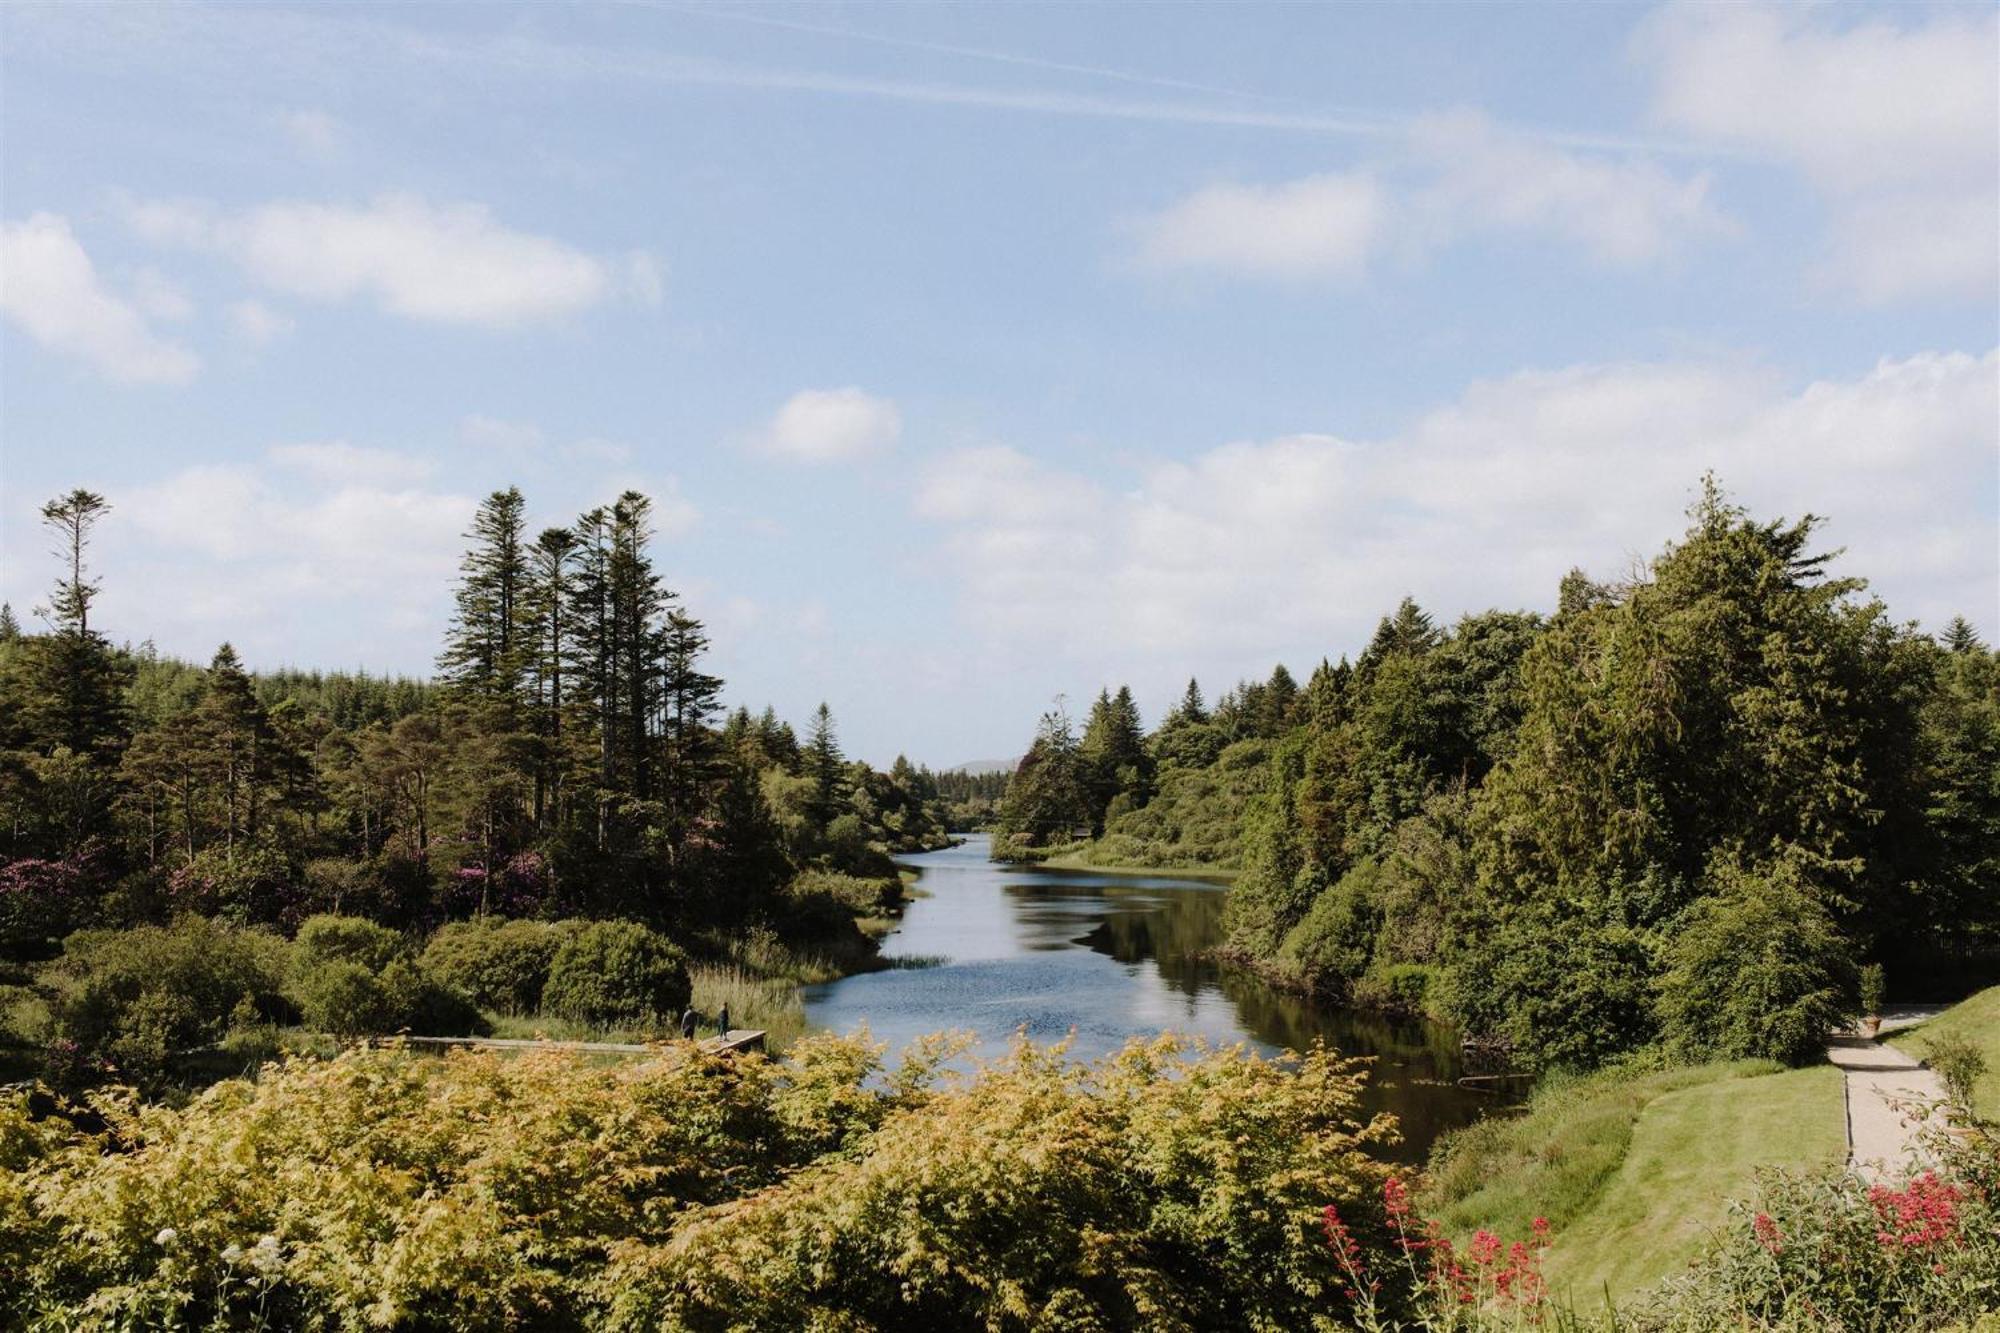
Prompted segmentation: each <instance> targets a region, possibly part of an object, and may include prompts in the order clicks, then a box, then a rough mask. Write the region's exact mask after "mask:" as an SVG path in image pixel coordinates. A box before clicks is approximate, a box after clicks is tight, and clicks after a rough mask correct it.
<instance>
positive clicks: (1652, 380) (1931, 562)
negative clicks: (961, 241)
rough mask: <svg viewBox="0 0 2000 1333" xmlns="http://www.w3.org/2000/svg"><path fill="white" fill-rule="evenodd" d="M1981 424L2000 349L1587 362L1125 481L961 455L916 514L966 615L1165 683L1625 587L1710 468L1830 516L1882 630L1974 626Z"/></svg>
mask: <svg viewBox="0 0 2000 1333" xmlns="http://www.w3.org/2000/svg"><path fill="white" fill-rule="evenodd" d="M1996 423H2000V353H1994V354H1992V355H1988V356H1986V357H1983V358H1980V357H1972V356H1966V355H1942V354H1925V355H1919V356H1914V357H1911V358H1908V359H1906V360H1901V361H1884V362H1883V363H1882V364H1881V365H1879V366H1878V367H1876V369H1874V370H1873V371H1872V372H1869V373H1868V374H1865V375H1862V376H1860V377H1858V378H1855V379H1851V380H1835V381H1822V382H1818V383H1813V384H1810V385H1807V386H1805V387H1803V388H1799V389H1795V390H1787V389H1786V388H1785V387H1784V386H1782V385H1780V384H1778V383H1776V382H1775V381H1774V379H1773V378H1772V377H1771V376H1769V375H1766V374H1762V373H1748V372H1743V371H1740V370H1731V369H1724V368H1718V367H1715V366H1708V365H1609V366H1582V367H1576V368H1572V369H1567V370H1560V371H1553V372H1531V373H1524V374H1520V375H1515V376H1512V377H1509V378H1506V379H1500V380H1494V381H1490V382H1484V383H1480V384H1475V385H1473V386H1472V387H1471V388H1469V389H1468V390H1467V391H1466V392H1465V393H1464V395H1463V396H1461V397H1460V398H1459V399H1458V400H1457V401H1455V402H1453V403H1450V404H1447V405H1444V406H1441V407H1439V408H1437V409H1436V410H1434V411H1432V412H1429V413H1427V414H1425V415H1424V416H1422V417H1421V418H1420V419H1418V420H1417V421H1415V422H1414V423H1412V425H1411V426H1410V427H1409V428H1408V429H1407V430H1405V431H1403V432H1402V433H1400V434H1399V435H1397V436H1396V437H1394V438H1391V439H1386V440H1379V441H1370V442H1361V441H1354V440H1348V439H1342V438H1340V437H1337V436H1332V435H1296V436H1288V437H1285V438H1281V439H1276V440H1269V441H1263V442H1240V443H1232V444H1226V445H1223V446H1221V447H1219V448H1216V449H1213V450H1210V451H1209V452H1207V453H1204V454H1202V455H1199V456H1198V457H1196V458H1193V459H1191V460H1188V461H1186V462H1173V463H1163V464H1157V465H1152V466H1148V467H1145V468H1143V469H1141V470H1140V471H1139V472H1138V473H1137V474H1136V476H1134V477H1132V478H1130V479H1129V484H1125V483H1120V484H1117V485H1104V484H1100V483H1098V482H1095V481H1092V480H1090V479H1087V478H1085V477H1082V476H1079V475H1076V474H1073V473H1070V472H1066V471H1064V470H1061V469H1059V468H1055V467H1051V466H1048V465H1045V464H1042V463H1039V462H1037V461H1035V460H1033V459H1031V458H1029V457H1027V456H1025V455H1023V454H1020V453H1017V452H1015V451H1012V450H1007V449H990V448H989V449H978V450H967V451H963V452H960V453H956V454H951V455H946V456H945V457H944V458H943V459H942V460H940V461H939V462H938V463H936V464H935V465H934V466H933V468H932V470H931V471H930V473H929V474H928V475H927V476H926V477H925V478H924V479H923V481H922V483H921V484H920V486H919V488H918V490H917V493H916V496H915V505H916V509H917V511H918V513H919V514H920V515H922V516H924V517H926V518H929V519H932V520H934V521H936V522H938V523H939V524H941V525H943V526H944V527H945V529H946V539H945V540H946V547H947V552H948V554H949V556H950V557H951V563H952V567H953V568H954V569H955V570H956V573H957V576H958V579H959V594H960V599H961V602H962V604H963V606H964V608H965V611H966V614H967V617H968V620H969V621H971V622H972V623H974V624H976V625H978V626H980V627H982V628H983V629H985V630H988V631H990V632H991V633H993V634H994V635H995V636H996V639H999V640H1004V639H1006V638H1008V637H1009V636H1015V637H1018V636H1021V635H1024V634H1033V635H1034V636H1035V640H1034V641H1035V642H1036V644H1037V645H1038V647H1037V651H1038V652H1050V651H1057V648H1056V646H1055V645H1056V644H1057V643H1058V642H1059V643H1060V645H1061V646H1060V651H1062V652H1064V653H1066V654H1067V655H1068V656H1070V657H1072V658H1075V659H1078V660H1080V661H1085V662H1088V663H1091V664H1093V665H1098V666H1101V668H1102V669H1105V670H1125V671H1132V672H1134V673H1135V677H1137V678H1145V677H1146V676H1148V675H1150V677H1151V678H1152V679H1153V680H1154V682H1155V683H1156V684H1164V683H1166V682H1169V681H1171V680H1172V679H1173V677H1174V675H1175V674H1176V673H1178V674H1179V675H1180V676H1181V677H1182V678H1185V675H1186V673H1187V671H1188V670H1189V669H1198V670H1202V671H1203V672H1204V674H1210V673H1213V672H1214V671H1225V672H1236V671H1243V670H1254V669H1258V668H1259V667H1260V666H1268V664H1269V663H1270V662H1271V661H1274V660H1277V659H1279V658H1281V657H1286V658H1290V659H1291V660H1292V662H1293V664H1294V665H1295V666H1298V665H1306V664H1309V663H1310V661H1312V660H1316V659H1317V658H1318V657H1319V656H1320V655H1321V654H1323V653H1326V654H1333V655H1338V654H1339V653H1341V652H1344V651H1345V652H1352V651H1354V650H1355V649H1356V648H1358V647H1359V646H1360V644H1361V643H1362V642H1364V641H1365V639H1366V636H1367V634H1368V631H1369V629H1370V628H1371V627H1372V625H1373V623H1374V621H1375V618H1376V617H1377V616H1379V615H1381V614H1382V613H1383V612H1384V611H1386V610H1388V609H1390V608H1391V607H1393V606H1394V604H1395V602H1396V600H1397V599H1398V598H1399V597H1401V596H1402V595H1403V594H1405V593H1413V594H1415V595H1416V596H1417V597H1418V599H1419V600H1420V601H1421V602H1423V603H1424V604H1425V605H1426V606H1427V607H1428V608H1429V609H1431V610H1432V611H1433V612H1434V613H1435V614H1439V615H1441V616H1444V617H1447V618H1448V617H1452V616H1455V615H1457V614H1458V613H1460V612H1463V611H1468V610H1478V609H1483V608H1485V607H1488V606H1494V605H1498V606H1506V607H1516V606H1527V607H1543V608H1546V607H1548V606H1549V605H1550V604H1551V602H1552V600H1553V597H1554V592H1555V588H1556V585H1557V583H1558V581H1559V580H1560V578H1561V576H1562V574H1563V573H1564V571H1566V570H1567V569H1569V568H1570V567H1571V566H1572V565H1577V564H1581V565H1583V566H1584V567H1585V568H1587V569H1590V570H1592V571H1594V572H1596V573H1598V574H1600V575H1616V574H1621V573H1623V572H1624V571H1625V570H1626V569H1627V568H1628V567H1629V565H1630V564H1631V563H1632V562H1633V561H1634V560H1635V559H1638V558H1643V557H1644V556H1647V555H1650V554H1652V553H1653V552H1655V551H1657V550H1658V549H1659V547H1660V545H1661V544H1662V543H1663V542H1665V541H1667V540H1668V539H1670V538H1672V537H1673V536H1675V535H1677V534H1678V533H1679V531H1680V530H1681V528H1682V526H1683V520H1682V515H1681V511H1682V509H1683V508H1684V506H1685V504H1686V502H1687V500H1688V498H1689V496H1690V495H1691V494H1692V491H1693V488H1694V486H1695V484H1696V482H1697V480H1698V478H1699V477H1700V475H1701V473H1702V472H1703V471H1704V470H1707V469H1711V468H1712V469H1714V470H1715V471H1716V472H1717V473H1718V475H1719V476H1720V477H1721V478H1722V480H1723V482H1724V484H1725V485H1727V486H1729V487H1730V488H1731V490H1732V491H1733V492H1734V493H1735V494H1737V495H1738V496H1739V497H1740V498H1741V499H1742V500H1743V501H1744V502H1745V503H1746V504H1748V505H1749V506H1751V508H1752V509H1753V511H1754V512H1756V513H1759V514H1790V515H1797V514H1799V513H1802V512H1805V511H1811V512H1815V513H1819V514H1824V515H1828V516H1830V518H1831V520H1832V522H1831V525H1830V526H1829V528H1828V529H1827V531H1826V532H1825V534H1824V536H1823V541H1824V543H1825V545H1826V546H1829V547H1832V546H1845V547H1846V548H1847V549H1848V554H1847V556H1846V557H1845V558H1844V559H1843V561H1842V562H1841V566H1840V568H1841V569H1842V571H1843V572H1850V573H1855V574H1859V575H1862V576H1865V577H1868V578H1869V579H1871V581H1872V582H1873V583H1874V586H1875V587H1876V588H1877V590H1878V591H1880V592H1881V593H1882V594H1883V595H1884V596H1885V598H1886V599H1887V601H1888V603H1889V606H1890V609H1891V611H1892V613H1893V614H1895V615H1898V616H1916V617H1920V618H1922V619H1924V620H1925V621H1926V622H1928V623H1932V624H1936V623H1938V622H1940V621H1941V620H1942V619H1943V618H1944V617H1946V616H1948V615H1950V614H1952V613H1955V612H1964V613H1965V614H1967V615H1969V616H1972V617H1973V618H1975V619H1978V618H1980V617H1982V616H1987V617H1990V615H1991V614H1992V608H1993V607H1994V606H1995V605H1996V603H1997V602H2000V561H1996V555H1995V553H1996V549H2000V424H1996ZM1049 626H1061V627H1062V633H1061V635H1060V636H1059V639H1058V640H1051V639H1050V638H1049V637H1048V635H1047V634H1046V631H1047V629H1048V627H1049ZM1995 628H2000V627H1996V626H1992V625H1989V626H1988V629H1989V630H1992V629H1995Z"/></svg>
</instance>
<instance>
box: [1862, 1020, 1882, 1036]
mask: <svg viewBox="0 0 2000 1333" xmlns="http://www.w3.org/2000/svg"><path fill="white" fill-rule="evenodd" d="M1881 1030H1882V1019H1881V1017H1880V1016H1879V1015H1870V1016H1869V1017H1867V1018H1864V1019H1862V1020H1861V1035H1862V1036H1864V1037H1872V1036H1874V1035H1875V1034H1876V1033H1878V1032H1880V1031H1881Z"/></svg>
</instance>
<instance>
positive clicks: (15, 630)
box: [0, 602, 21, 643]
mask: <svg viewBox="0 0 2000 1333" xmlns="http://www.w3.org/2000/svg"><path fill="white" fill-rule="evenodd" d="M20 637H21V622H20V621H18V620H16V619H14V608H13V607H12V606H11V605H9V604H8V603H6V602H0V643H12V642H14V641H15V640H16V639H18V638H20Z"/></svg>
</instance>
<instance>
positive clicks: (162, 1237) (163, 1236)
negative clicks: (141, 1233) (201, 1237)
mask: <svg viewBox="0 0 2000 1333" xmlns="http://www.w3.org/2000/svg"><path fill="white" fill-rule="evenodd" d="M180 1238H181V1233H180V1232H178V1231H176V1230H174V1229H173V1228H172V1227H161V1228H160V1229H159V1230H158V1231H156V1232H155V1233H153V1244H155V1245H160V1246H166V1245H171V1244H173V1243H174V1242H175V1241H177V1240H179V1239H180Z"/></svg>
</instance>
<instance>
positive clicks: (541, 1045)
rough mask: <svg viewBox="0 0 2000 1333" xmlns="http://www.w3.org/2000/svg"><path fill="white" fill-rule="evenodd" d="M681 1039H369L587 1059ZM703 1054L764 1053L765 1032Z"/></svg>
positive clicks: (746, 1033)
mask: <svg viewBox="0 0 2000 1333" xmlns="http://www.w3.org/2000/svg"><path fill="white" fill-rule="evenodd" d="M679 1040H680V1038H678V1037H671V1038H667V1039H666V1040H663V1041H654V1042H628V1041H552V1040H548V1039H546V1038H542V1037H370V1038H369V1039H368V1043H369V1045H371V1046H424V1047H434V1048H439V1049H443V1048H446V1047H452V1046H472V1047H478V1048H481V1049H485V1050H496V1051H540V1050H557V1051H580V1052H582V1053H584V1054H586V1055H648V1054H651V1053H652V1052H655V1051H659V1050H663V1049H665V1048H666V1047H667V1046H670V1045H671V1044H673V1042H675V1041H679ZM700 1040H701V1048H702V1049H703V1050H704V1051H715V1052H719V1053H727V1054H733V1053H735V1052H737V1051H761V1050H763V1049H764V1032H763V1030H762V1029H760V1028H731V1029H729V1031H728V1033H726V1034H725V1035H722V1036H716V1037H704V1038H701V1039H700Z"/></svg>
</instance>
